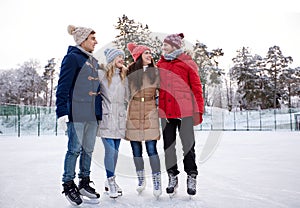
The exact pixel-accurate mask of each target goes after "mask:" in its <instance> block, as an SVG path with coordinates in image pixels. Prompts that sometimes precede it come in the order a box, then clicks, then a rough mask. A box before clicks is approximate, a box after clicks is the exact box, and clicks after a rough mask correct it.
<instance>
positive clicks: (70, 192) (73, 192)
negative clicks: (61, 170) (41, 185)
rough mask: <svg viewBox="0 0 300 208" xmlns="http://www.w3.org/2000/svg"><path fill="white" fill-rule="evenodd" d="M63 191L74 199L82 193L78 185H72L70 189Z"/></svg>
mask: <svg viewBox="0 0 300 208" xmlns="http://www.w3.org/2000/svg"><path fill="white" fill-rule="evenodd" d="M62 193H63V194H66V195H68V196H69V197H70V198H71V199H74V200H76V199H78V198H79V197H80V193H79V190H78V188H77V186H72V187H71V188H69V189H68V190H64V191H63V192H62Z"/></svg>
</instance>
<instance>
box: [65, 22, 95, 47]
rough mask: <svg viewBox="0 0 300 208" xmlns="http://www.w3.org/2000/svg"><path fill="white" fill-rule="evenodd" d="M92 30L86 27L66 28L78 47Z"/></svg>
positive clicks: (70, 26) (71, 26)
mask: <svg viewBox="0 0 300 208" xmlns="http://www.w3.org/2000/svg"><path fill="white" fill-rule="evenodd" d="M93 31H94V30H93V29H92V28H86V27H75V26H74V25H69V26H68V33H69V34H70V35H73V37H74V40H75V43H76V44H77V45H80V44H81V43H82V42H83V41H85V40H86V39H87V37H88V36H89V35H90V34H91V33H92V32H93Z"/></svg>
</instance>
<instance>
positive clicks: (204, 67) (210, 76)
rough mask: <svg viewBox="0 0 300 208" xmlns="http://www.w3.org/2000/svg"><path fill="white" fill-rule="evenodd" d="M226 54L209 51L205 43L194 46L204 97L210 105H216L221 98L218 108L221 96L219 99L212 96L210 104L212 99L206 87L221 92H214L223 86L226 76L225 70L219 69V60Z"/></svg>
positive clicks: (194, 58) (218, 50)
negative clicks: (223, 76)
mask: <svg viewBox="0 0 300 208" xmlns="http://www.w3.org/2000/svg"><path fill="white" fill-rule="evenodd" d="M223 55H224V53H223V51H222V49H219V48H218V49H214V50H212V51H208V49H207V46H206V45H205V44H203V43H200V42H199V41H198V40H197V41H196V44H195V45H194V46H193V51H192V58H193V60H194V61H195V62H196V64H197V65H198V70H199V75H200V79H201V83H202V85H203V95H204V98H205V102H206V104H208V105H211V104H213V103H216V102H215V101H216V99H217V97H219V98H220V99H219V101H218V103H219V104H218V106H219V107H221V104H220V103H221V96H220V95H218V96H217V97H215V96H212V100H211V102H209V100H210V98H208V95H209V93H208V89H207V87H206V86H210V88H211V89H212V91H214V92H219V93H220V90H213V89H215V88H218V87H220V86H221V84H222V79H221V77H222V75H223V74H224V72H223V70H222V69H220V68H219V67H218V64H219V63H218V62H217V58H218V57H220V56H223Z"/></svg>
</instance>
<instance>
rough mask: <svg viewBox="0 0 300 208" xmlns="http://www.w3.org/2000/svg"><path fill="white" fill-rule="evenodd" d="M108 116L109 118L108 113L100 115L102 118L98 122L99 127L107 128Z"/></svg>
mask: <svg viewBox="0 0 300 208" xmlns="http://www.w3.org/2000/svg"><path fill="white" fill-rule="evenodd" d="M109 118H110V114H103V115H102V120H101V121H100V124H99V128H100V129H108V128H109Z"/></svg>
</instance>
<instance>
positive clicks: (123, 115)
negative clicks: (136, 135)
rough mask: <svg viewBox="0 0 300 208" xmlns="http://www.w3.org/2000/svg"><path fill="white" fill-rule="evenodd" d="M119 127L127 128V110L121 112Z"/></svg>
mask: <svg viewBox="0 0 300 208" xmlns="http://www.w3.org/2000/svg"><path fill="white" fill-rule="evenodd" d="M119 128H120V129H126V115H125V112H119Z"/></svg>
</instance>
